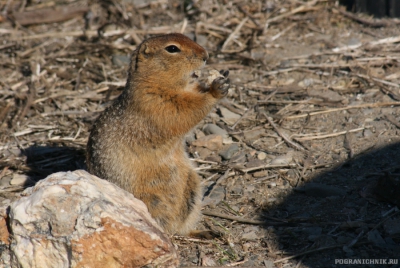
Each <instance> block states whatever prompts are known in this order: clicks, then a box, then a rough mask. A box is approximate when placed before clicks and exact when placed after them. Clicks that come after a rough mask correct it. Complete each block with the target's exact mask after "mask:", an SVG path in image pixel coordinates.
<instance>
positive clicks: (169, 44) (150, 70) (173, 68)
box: [131, 33, 208, 84]
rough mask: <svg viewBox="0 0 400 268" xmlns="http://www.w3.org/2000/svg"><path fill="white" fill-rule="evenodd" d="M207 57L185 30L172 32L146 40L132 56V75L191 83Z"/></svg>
mask: <svg viewBox="0 0 400 268" xmlns="http://www.w3.org/2000/svg"><path fill="white" fill-rule="evenodd" d="M207 59H208V53H207V51H206V50H205V49H204V48H203V47H201V46H200V45H199V44H197V43H196V42H194V41H192V40H191V39H190V38H188V37H186V36H185V35H183V34H179V33H173V34H166V35H162V36H157V37H152V38H149V39H147V40H145V41H143V42H142V43H141V44H140V45H139V46H138V48H137V50H136V51H135V52H134V54H133V56H132V63H131V64H132V65H134V66H131V67H132V70H131V72H134V73H132V75H133V76H134V77H135V76H140V77H141V78H143V79H151V81H155V80H157V81H161V82H163V83H165V84H169V83H174V84H176V83H179V84H180V83H189V82H190V81H191V80H193V79H197V76H196V74H195V71H196V70H198V69H200V68H202V67H203V66H204V65H205V62H206V60H207Z"/></svg>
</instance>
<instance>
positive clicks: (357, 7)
mask: <svg viewBox="0 0 400 268" xmlns="http://www.w3.org/2000/svg"><path fill="white" fill-rule="evenodd" d="M339 2H340V4H342V5H344V6H346V8H347V10H348V11H352V12H362V13H368V14H371V15H374V16H375V17H377V18H382V17H400V1H398V0H340V1H339Z"/></svg>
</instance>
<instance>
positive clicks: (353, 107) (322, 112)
mask: <svg viewBox="0 0 400 268" xmlns="http://www.w3.org/2000/svg"><path fill="white" fill-rule="evenodd" d="M399 105H400V102H377V103H364V104H359V105H354V106H347V107H342V108H334V109H329V110H325V111H318V112H312V113H307V114H299V115H292V116H288V117H284V118H283V119H289V120H290V119H297V118H303V117H307V116H313V115H319V114H327V113H332V112H339V111H344V110H350V109H360V108H377V107H385V106H399Z"/></svg>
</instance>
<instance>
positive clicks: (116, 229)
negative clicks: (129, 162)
mask: <svg viewBox="0 0 400 268" xmlns="http://www.w3.org/2000/svg"><path fill="white" fill-rule="evenodd" d="M23 195H25V196H24V197H22V198H21V199H20V200H18V201H16V202H14V203H12V204H11V209H10V213H9V217H10V225H11V230H12V233H11V235H12V237H13V239H12V241H11V251H12V254H11V262H12V263H11V264H12V267H33V268H35V267H37V268H39V267H40V268H45V267H87V268H89V267H113V268H114V267H115V268H116V267H142V266H144V265H147V266H148V267H155V266H161V267H176V266H177V265H178V258H177V254H176V251H175V248H174V246H173V245H172V243H171V242H170V240H169V238H168V237H167V236H166V235H165V234H164V233H163V232H162V230H161V228H160V227H159V226H158V225H157V224H156V222H155V221H154V220H153V219H152V218H151V216H150V214H149V212H148V210H147V207H146V206H145V204H144V203H143V202H142V201H140V200H138V199H136V198H134V197H133V195H131V194H130V193H128V192H126V191H124V190H122V189H120V188H118V187H117V186H115V185H114V184H112V183H110V182H108V181H105V180H102V179H99V178H97V177H95V176H93V175H90V174H89V173H87V172H86V171H83V170H77V171H74V172H59V173H55V174H52V175H50V176H48V177H47V178H46V179H44V180H42V181H40V182H38V183H37V184H36V186H34V187H31V188H28V189H26V190H25V191H24V193H23Z"/></svg>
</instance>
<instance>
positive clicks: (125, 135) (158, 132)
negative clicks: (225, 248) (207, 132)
mask: <svg viewBox="0 0 400 268" xmlns="http://www.w3.org/2000/svg"><path fill="white" fill-rule="evenodd" d="M207 59H208V53H207V51H206V50H205V49H204V48H203V47H201V46H200V45H198V44H197V43H195V42H194V41H192V40H191V39H189V38H188V37H186V36H184V35H182V34H177V33H173V34H167V35H162V36H157V37H152V38H149V39H147V40H145V41H143V42H142V43H141V44H140V45H139V46H138V47H137V49H136V50H135V51H134V52H133V55H132V57H131V63H130V68H129V73H128V80H127V83H126V87H125V89H124V91H123V93H122V94H121V95H120V96H119V97H118V98H117V99H116V101H115V102H114V103H113V104H112V105H111V106H110V107H109V108H107V109H106V110H105V111H104V112H103V113H102V114H101V115H100V117H99V118H98V119H97V120H96V122H95V123H94V125H93V128H92V130H91V133H90V137H89V141H88V144H87V166H88V170H89V172H91V173H92V174H95V175H97V176H98V177H100V178H102V179H106V180H109V181H111V182H114V183H115V184H117V185H118V186H120V187H121V188H123V189H125V190H127V191H129V192H131V193H133V195H134V196H135V197H136V198H139V199H141V200H142V201H143V202H144V203H145V204H146V205H147V207H148V209H149V211H150V213H151V215H152V216H153V217H154V218H155V219H156V221H157V222H158V223H159V224H160V225H161V227H163V228H164V230H165V231H167V232H168V233H170V234H187V233H188V232H189V231H190V230H192V229H194V226H195V224H196V222H197V221H198V219H199V217H200V214H201V213H200V208H201V198H202V189H201V186H200V179H199V177H198V175H197V174H196V172H195V171H194V170H193V168H192V166H191V163H190V160H189V158H188V157H187V155H186V153H185V150H184V136H185V134H186V133H188V132H189V131H190V130H191V129H192V128H193V127H194V126H195V125H196V124H197V123H199V122H200V120H201V119H203V118H204V117H205V116H206V115H207V114H208V112H209V111H210V110H211V108H212V107H213V106H214V105H215V104H216V102H217V101H218V100H219V99H221V98H222V97H224V96H225V95H226V93H227V92H228V88H229V79H228V78H227V76H228V72H227V71H221V74H222V75H221V76H219V77H218V78H216V79H214V80H213V81H212V83H211V85H209V86H206V85H205V84H203V83H200V82H199V81H198V80H199V79H198V78H199V77H198V75H197V73H198V72H197V71H198V70H199V69H201V68H202V67H203V66H204V65H205V62H206V60H207Z"/></svg>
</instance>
